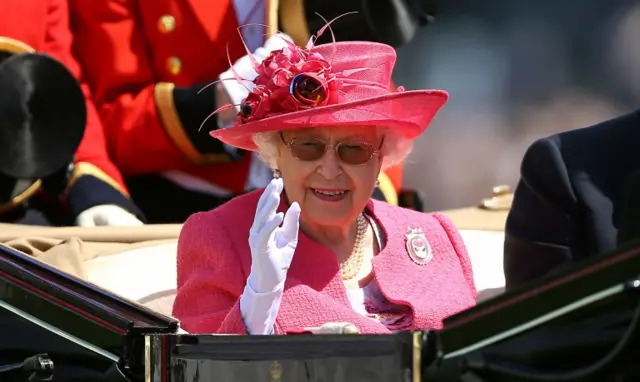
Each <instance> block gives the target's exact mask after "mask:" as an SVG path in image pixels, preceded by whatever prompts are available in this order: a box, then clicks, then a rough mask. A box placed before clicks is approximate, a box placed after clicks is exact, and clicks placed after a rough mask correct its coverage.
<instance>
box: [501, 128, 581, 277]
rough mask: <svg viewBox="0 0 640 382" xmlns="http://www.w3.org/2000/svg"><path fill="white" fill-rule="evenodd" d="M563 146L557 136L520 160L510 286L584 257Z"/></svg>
mask: <svg viewBox="0 0 640 382" xmlns="http://www.w3.org/2000/svg"><path fill="white" fill-rule="evenodd" d="M559 147H560V146H559V137H558V136H553V137H551V138H545V139H541V140H538V141H536V142H535V143H534V144H533V145H531V147H529V149H528V150H527V152H526V154H525V156H524V159H523V161H522V167H521V179H520V182H519V183H518V186H517V188H516V191H515V195H514V200H513V206H512V207H511V210H510V212H509V216H508V218H507V225H506V231H505V245H504V272H505V278H506V287H507V288H513V287H515V286H518V285H521V284H523V283H525V282H527V281H530V280H533V279H535V278H538V277H541V276H543V275H545V274H547V273H549V272H551V271H552V270H554V269H557V268H558V267H559V266H561V265H564V264H568V263H570V262H572V261H573V260H575V259H576V258H579V257H583V256H584V252H585V249H584V245H583V242H584V241H583V240H581V238H580V236H581V235H580V232H579V228H578V225H579V219H578V214H579V212H578V208H577V207H578V204H577V201H576V196H575V194H574V191H573V187H572V183H571V181H570V177H569V173H568V171H567V167H566V165H565V162H564V159H563V157H562V154H561V152H560V149H559Z"/></svg>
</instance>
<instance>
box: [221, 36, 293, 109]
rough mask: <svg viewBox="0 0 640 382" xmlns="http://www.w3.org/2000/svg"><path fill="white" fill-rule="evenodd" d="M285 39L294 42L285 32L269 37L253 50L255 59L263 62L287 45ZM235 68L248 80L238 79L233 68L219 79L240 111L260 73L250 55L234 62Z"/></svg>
mask: <svg viewBox="0 0 640 382" xmlns="http://www.w3.org/2000/svg"><path fill="white" fill-rule="evenodd" d="M284 40H288V41H290V42H293V39H292V38H291V37H289V36H287V35H286V34H284V33H278V34H275V35H273V36H271V37H269V39H268V40H267V41H266V42H265V43H264V46H262V47H260V48H258V49H256V51H255V52H253V57H254V59H255V61H257V62H258V63H261V62H262V61H264V59H265V58H267V57H268V56H269V54H271V52H273V51H274V50H278V49H282V48H284V47H285V46H287V43H286V41H284ZM233 70H234V71H235V72H236V73H237V74H238V75H239V76H240V77H241V78H242V79H245V80H247V81H236V80H235V76H234V74H233V71H232V70H231V69H229V70H227V71H226V72H224V73H222V74H221V75H220V77H219V79H220V80H223V81H221V83H222V85H224V88H225V89H226V90H227V93H229V97H230V98H231V101H232V103H233V104H234V105H236V109H237V111H240V103H241V102H242V100H244V99H245V98H247V96H248V95H249V90H248V89H253V86H254V85H253V83H252V82H251V81H253V79H254V78H256V76H257V75H258V73H256V71H255V70H254V68H253V61H252V60H251V57H249V56H244V57H242V58H240V59H238V61H236V62H235V63H234V64H233ZM230 78H231V79H230ZM247 88H248V89H247Z"/></svg>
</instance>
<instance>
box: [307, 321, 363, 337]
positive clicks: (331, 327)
mask: <svg viewBox="0 0 640 382" xmlns="http://www.w3.org/2000/svg"><path fill="white" fill-rule="evenodd" d="M304 330H305V331H308V332H311V333H313V334H359V333H360V331H359V330H358V328H357V327H356V326H355V325H354V324H352V323H350V322H327V323H326V324H322V325H321V326H318V327H312V328H304Z"/></svg>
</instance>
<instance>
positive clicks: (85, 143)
mask: <svg viewBox="0 0 640 382" xmlns="http://www.w3.org/2000/svg"><path fill="white" fill-rule="evenodd" d="M0 9H2V10H4V11H3V12H0V51H7V52H9V53H13V54H17V53H22V52H27V51H34V50H35V51H37V52H41V53H45V54H49V55H51V56H52V57H54V58H56V59H58V60H59V61H61V62H62V63H64V64H65V65H66V66H67V67H68V68H69V70H70V71H71V72H72V73H73V74H75V75H76V76H77V77H78V78H80V69H79V66H78V64H77V62H76V61H75V60H74V59H73V57H72V56H71V44H72V36H71V31H70V29H69V9H68V4H67V0H29V1H23V0H0ZM7 38H8V39H7ZM9 39H12V40H16V41H17V42H18V43H15V41H12V40H9ZM82 87H83V91H84V92H85V95H86V98H87V103H86V105H87V125H86V130H85V135H84V138H83V140H82V142H81V143H80V146H79V147H78V150H77V151H76V157H75V167H74V172H73V175H72V176H71V178H70V181H69V185H68V188H67V191H66V200H67V202H68V203H67V206H68V207H69V211H68V212H69V213H70V214H71V215H72V216H75V215H77V214H78V213H80V212H82V211H84V210H85V209H87V208H90V207H92V206H95V205H100V204H116V205H120V206H121V207H123V208H125V209H128V210H130V211H131V212H133V213H137V209H136V208H135V206H134V205H133V203H132V202H131V200H130V199H129V198H128V193H127V190H126V188H125V186H124V184H123V181H122V177H121V175H120V172H119V171H118V169H117V168H116V166H115V165H114V164H113V163H112V162H111V161H110V159H109V156H108V155H107V147H106V142H105V138H104V132H103V130H102V125H101V123H100V119H99V117H98V115H97V113H96V110H95V107H94V105H93V103H92V102H91V100H90V94H89V89H88V87H87V86H86V85H83V86H82Z"/></svg>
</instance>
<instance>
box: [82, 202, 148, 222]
mask: <svg viewBox="0 0 640 382" xmlns="http://www.w3.org/2000/svg"><path fill="white" fill-rule="evenodd" d="M143 224H144V223H142V222H141V221H140V220H139V219H138V218H137V217H135V215H133V214H132V213H130V212H129V211H127V210H125V209H124V208H122V207H119V206H116V205H113V204H103V205H99V206H93V207H91V208H88V209H86V210H84V211H82V212H81V213H80V214H78V217H77V218H76V225H77V226H80V227H96V226H105V225H108V226H139V225H143Z"/></svg>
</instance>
